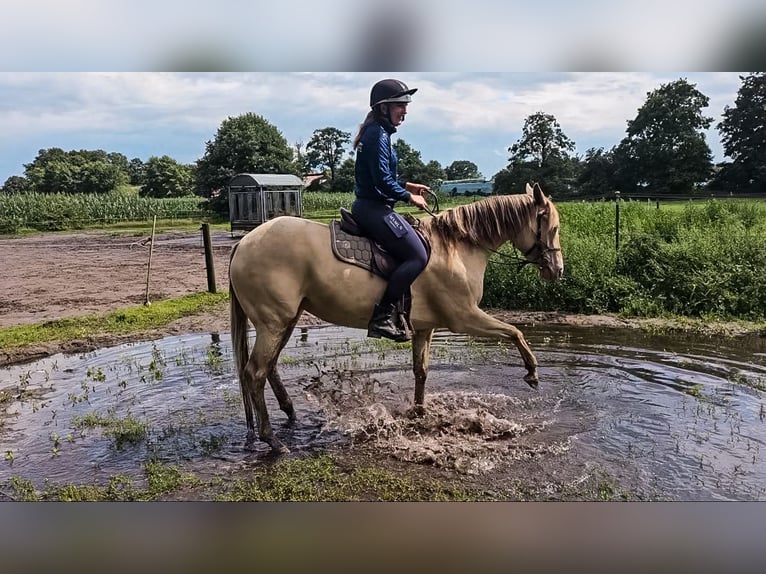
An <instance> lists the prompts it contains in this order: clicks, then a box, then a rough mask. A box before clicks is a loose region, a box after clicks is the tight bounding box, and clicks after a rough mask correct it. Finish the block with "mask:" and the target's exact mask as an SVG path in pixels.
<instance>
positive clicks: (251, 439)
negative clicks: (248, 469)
mask: <svg viewBox="0 0 766 574" xmlns="http://www.w3.org/2000/svg"><path fill="white" fill-rule="evenodd" d="M255 439H256V436H255V433H254V432H253V431H249V432H248V433H247V437H246V438H245V445H244V448H245V450H249V451H253V450H256V446H255V444H256V440H255Z"/></svg>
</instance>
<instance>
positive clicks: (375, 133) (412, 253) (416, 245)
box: [351, 79, 429, 341]
mask: <svg viewBox="0 0 766 574" xmlns="http://www.w3.org/2000/svg"><path fill="white" fill-rule="evenodd" d="M416 91H417V88H413V89H410V88H408V87H407V85H406V84H405V83H404V82H400V81H399V80H393V79H387V80H381V81H379V82H377V83H376V84H375V85H374V86H373V87H372V90H371V91H370V108H371V109H370V111H369V113H368V114H367V117H366V118H365V120H364V122H362V124H361V125H360V126H359V132H358V133H357V135H356V137H355V138H354V149H355V150H356V165H355V177H356V184H355V186H354V194H355V195H356V200H355V201H354V204H353V205H352V207H351V212H352V214H353V215H354V219H355V220H356V222H357V224H358V225H359V227H360V228H361V229H362V231H363V232H364V234H365V235H367V236H368V237H370V238H371V239H372V240H373V241H375V242H376V243H378V244H380V245H381V246H383V248H384V249H385V250H386V251H388V252H389V253H390V254H391V255H393V256H394V257H395V258H396V259H397V260H398V261H399V266H398V267H397V268H396V270H395V271H394V272H393V273H392V274H391V277H390V278H389V281H388V285H387V287H386V290H385V291H384V292H383V296H382V297H381V299H380V301H379V302H378V304H377V305H375V308H374V310H373V312H372V318H371V319H370V322H369V325H368V327H367V336H368V337H375V338H379V337H386V338H389V339H393V340H395V341H409V340H410V335H409V328H408V326H407V325H408V324H409V317H407V316H406V315H404V313H405V312H404V310H403V307H400V306H399V305H398V304H399V302H400V300H401V299H402V297H403V296H404V295H405V294H407V293H408V292H409V289H410V285H412V283H413V282H414V281H415V279H416V278H417V276H418V275H420V273H421V272H422V271H423V269H425V267H426V263H428V254H427V253H426V249H425V247H424V246H423V244H422V242H421V241H420V239H419V238H418V236H417V234H416V233H415V230H414V229H412V226H411V225H410V224H409V223H408V222H407V221H406V220H405V219H404V218H403V217H402V216H401V215H399V214H398V213H396V212H395V211H394V205H395V204H396V202H397V201H408V202H410V203H413V204H415V205H416V206H418V207H419V208H420V209H423V208H425V207H426V200H425V199H424V197H423V196H424V195H425V194H426V193H428V191H429V189H428V187H427V186H425V185H422V184H420V183H411V182H406V183H404V185H402V184H400V183H399V182H398V181H397V177H396V176H397V157H396V151H395V150H394V148H393V146H392V145H391V134H393V133H395V132H396V128H397V127H398V126H400V125H401V124H402V122H403V121H404V116H405V115H406V114H407V104H409V102H411V101H412V97H411V96H412V94H414V93H415V92H416ZM400 309H401V313H400Z"/></svg>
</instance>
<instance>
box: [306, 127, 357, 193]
mask: <svg viewBox="0 0 766 574" xmlns="http://www.w3.org/2000/svg"><path fill="white" fill-rule="evenodd" d="M350 141H351V134H350V133H348V132H342V131H340V130H339V129H338V128H332V127H328V128H322V129H321V130H314V134H313V135H312V136H311V139H310V140H309V143H307V144H306V167H307V168H308V169H309V170H313V169H316V168H317V167H322V168H326V169H329V170H330V185H331V186H332V187H335V185H334V184H335V170H336V169H337V168H338V166H339V165H340V163H341V161H342V160H343V154H344V153H345V151H346V150H345V149H344V148H343V146H344V145H345V144H347V143H349V142H350Z"/></svg>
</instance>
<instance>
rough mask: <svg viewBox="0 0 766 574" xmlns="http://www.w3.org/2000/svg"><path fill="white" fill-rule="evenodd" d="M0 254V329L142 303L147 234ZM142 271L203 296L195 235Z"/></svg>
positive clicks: (220, 248) (18, 357) (556, 317)
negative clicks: (0, 265)
mask: <svg viewBox="0 0 766 574" xmlns="http://www.w3.org/2000/svg"><path fill="white" fill-rule="evenodd" d="M238 239H239V237H238V236H232V234H230V233H229V232H226V231H215V232H213V233H212V245H213V249H212V251H213V258H214V271H215V278H216V286H217V289H218V290H219V291H225V290H226V289H228V279H227V277H228V266H229V253H230V250H231V247H232V246H233V245H234V244H235V243H236V241H237V240H238ZM0 253H2V259H0V260H1V261H2V274H1V275H0V328H2V327H10V326H15V325H24V324H31V323H39V322H43V321H49V320H53V319H57V318H64V317H72V316H77V315H83V314H86V313H104V312H108V311H114V310H117V309H120V308H124V307H129V306H134V305H141V304H143V303H144V301H145V299H146V293H147V291H146V289H147V271H148V270H149V255H150V242H149V230H147V232H146V234H140V235H125V234H117V233H115V234H109V233H105V232H80V233H50V234H42V235H33V236H27V237H0ZM149 271H150V273H148V278H149V279H148V283H149V290H148V299H149V301H150V302H151V301H159V300H162V299H167V298H171V297H179V296H182V295H188V294H192V293H198V292H204V291H207V288H208V282H207V274H206V268H205V255H204V245H203V239H202V232H201V231H197V232H168V233H161V234H158V235H157V236H156V237H155V241H154V247H153V248H152V249H151V269H150V270H149ZM493 314H495V315H497V316H499V317H500V318H502V319H504V320H507V321H508V322H511V323H514V324H517V325H524V324H530V323H535V322H548V323H565V324H570V325H593V326H599V327H635V326H638V325H640V322H639V321H627V320H623V319H620V318H618V317H616V316H591V315H588V316H586V315H569V314H562V313H529V312H497V313H493ZM302 321H303V324H310V323H316V322H317V319H316V318H314V317H311V316H307V315H304V317H303V318H302ZM731 329H736V327H735V326H732V327H730V330H731ZM228 330H229V316H228V309H227V308H226V307H225V306H222V307H221V308H220V309H216V310H214V311H211V312H206V313H201V314H199V315H195V316H192V317H185V318H182V319H180V320H178V321H175V322H173V323H171V324H168V325H166V326H164V327H162V328H160V329H156V330H153V331H150V332H147V333H138V334H133V335H121V336H93V337H88V338H87V339H84V340H79V341H70V342H67V343H63V344H61V343H47V344H42V345H34V346H30V347H25V348H22V349H13V350H2V349H0V366H2V365H4V364H10V363H18V362H22V361H27V360H33V359H37V358H40V357H42V356H46V355H50V354H52V353H56V352H81V351H86V350H91V349H95V348H98V347H103V346H108V345H111V344H117V343H122V342H128V341H132V340H147V339H148V338H150V337H161V336H165V335H174V334H181V333H195V332H211V331H220V332H227V331H228ZM730 334H731V333H730Z"/></svg>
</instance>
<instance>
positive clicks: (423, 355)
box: [412, 329, 434, 415]
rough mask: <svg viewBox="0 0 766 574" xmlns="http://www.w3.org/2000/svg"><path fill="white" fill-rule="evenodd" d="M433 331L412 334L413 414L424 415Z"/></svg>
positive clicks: (424, 330) (426, 330)
mask: <svg viewBox="0 0 766 574" xmlns="http://www.w3.org/2000/svg"><path fill="white" fill-rule="evenodd" d="M433 334H434V330H433V329H423V330H418V331H415V332H413V334H412V372H413V373H414V374H415V407H414V408H413V413H414V414H415V415H422V414H423V412H424V406H423V405H424V402H425V396H426V377H427V376H428V363H429V360H430V358H431V337H432V336H433Z"/></svg>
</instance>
